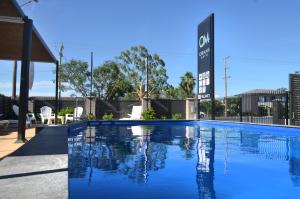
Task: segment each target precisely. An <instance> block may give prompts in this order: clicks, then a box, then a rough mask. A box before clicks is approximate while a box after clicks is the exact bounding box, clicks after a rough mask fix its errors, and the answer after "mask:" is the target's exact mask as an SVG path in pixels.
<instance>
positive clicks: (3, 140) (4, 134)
mask: <svg viewBox="0 0 300 199" xmlns="http://www.w3.org/2000/svg"><path fill="white" fill-rule="evenodd" d="M35 135H36V129H35V128H30V129H27V130H26V139H27V140H30V139H32V138H33V137H34V136H35ZM17 138H18V132H17V130H15V131H14V130H13V131H4V130H0V160H1V159H3V158H4V157H6V156H7V155H9V154H11V153H13V152H15V151H16V150H17V149H19V148H20V147H21V146H23V145H24V142H20V141H18V140H17Z"/></svg>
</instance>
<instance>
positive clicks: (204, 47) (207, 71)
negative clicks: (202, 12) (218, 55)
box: [197, 14, 215, 120]
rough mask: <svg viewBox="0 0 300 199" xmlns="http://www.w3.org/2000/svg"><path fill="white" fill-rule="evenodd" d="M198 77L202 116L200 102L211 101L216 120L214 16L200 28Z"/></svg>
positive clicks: (198, 100) (200, 25)
mask: <svg viewBox="0 0 300 199" xmlns="http://www.w3.org/2000/svg"><path fill="white" fill-rule="evenodd" d="M197 57H198V75H197V104H198V111H197V112H198V113H197V118H198V119H199V116H200V101H201V100H207V99H210V100H211V111H212V113H211V114H212V115H211V119H212V120H214V119H215V81H214V76H215V75H214V14H211V15H210V16H209V17H207V18H206V19H205V20H204V21H202V22H201V23H200V24H199V26H198V55H197Z"/></svg>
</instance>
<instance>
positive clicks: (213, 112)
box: [210, 14, 216, 120]
mask: <svg viewBox="0 0 300 199" xmlns="http://www.w3.org/2000/svg"><path fill="white" fill-rule="evenodd" d="M214 22H215V15H214V14H212V15H211V21H210V23H211V24H210V28H211V29H210V34H211V41H210V48H211V54H210V64H211V72H210V81H211V91H210V92H211V119H212V120H215V115H216V104H215V69H214V68H215V44H214V43H215V39H214V36H215V33H214V24H215V23H214Z"/></svg>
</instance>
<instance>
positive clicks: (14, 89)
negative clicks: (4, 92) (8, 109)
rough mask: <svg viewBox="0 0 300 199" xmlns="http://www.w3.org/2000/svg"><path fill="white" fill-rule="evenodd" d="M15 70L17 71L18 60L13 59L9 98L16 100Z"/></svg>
mask: <svg viewBox="0 0 300 199" xmlns="http://www.w3.org/2000/svg"><path fill="white" fill-rule="evenodd" d="M17 71H18V62H17V60H15V61H14V68H13V82H12V85H13V86H12V95H11V98H12V99H13V100H16V97H17Z"/></svg>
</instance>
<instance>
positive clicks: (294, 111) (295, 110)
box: [289, 74, 300, 126]
mask: <svg viewBox="0 0 300 199" xmlns="http://www.w3.org/2000/svg"><path fill="white" fill-rule="evenodd" d="M289 83H290V92H291V95H290V104H291V106H290V107H291V109H290V115H291V116H290V118H291V123H292V124H293V125H297V126H300V74H290V75H289Z"/></svg>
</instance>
